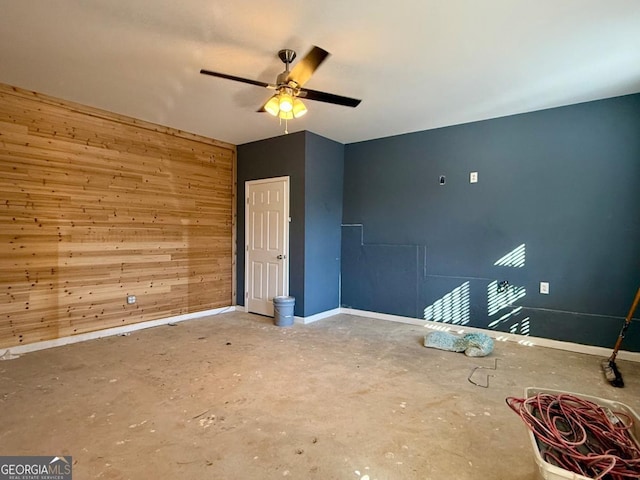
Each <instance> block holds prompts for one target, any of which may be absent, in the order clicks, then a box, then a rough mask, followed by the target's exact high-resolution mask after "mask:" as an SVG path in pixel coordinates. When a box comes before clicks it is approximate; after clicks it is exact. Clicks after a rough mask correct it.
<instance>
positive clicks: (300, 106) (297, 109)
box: [293, 98, 307, 118]
mask: <svg viewBox="0 0 640 480" xmlns="http://www.w3.org/2000/svg"><path fill="white" fill-rule="evenodd" d="M306 113H307V107H306V105H305V104H304V103H302V100H300V99H299V98H294V100H293V116H294V118H300V117H301V116H303V115H304V114H306Z"/></svg>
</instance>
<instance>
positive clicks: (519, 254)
mask: <svg viewBox="0 0 640 480" xmlns="http://www.w3.org/2000/svg"><path fill="white" fill-rule="evenodd" d="M524 260H525V244H524V243H523V244H522V245H520V246H519V247H516V248H514V249H513V250H511V251H510V252H509V253H507V254H506V255H505V256H504V257H502V258H499V259H498V260H496V263H494V265H496V266H498V267H515V268H522V267H524Z"/></svg>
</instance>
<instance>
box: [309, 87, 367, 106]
mask: <svg viewBox="0 0 640 480" xmlns="http://www.w3.org/2000/svg"><path fill="white" fill-rule="evenodd" d="M298 96H299V97H300V98H305V99H307V100H315V101H317V102H325V103H334V104H336V105H343V106H345V107H357V106H358V105H360V102H361V101H362V100H358V99H356V98H349V97H343V96H341V95H334V94H333V93H326V92H319V91H318V90H309V89H308V88H301V89H300V94H299V95H298Z"/></svg>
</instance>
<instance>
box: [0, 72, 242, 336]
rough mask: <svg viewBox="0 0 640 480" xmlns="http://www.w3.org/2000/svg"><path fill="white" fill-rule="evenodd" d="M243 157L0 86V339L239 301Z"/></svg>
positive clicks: (221, 146) (200, 140)
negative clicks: (235, 284) (237, 166)
mask: <svg viewBox="0 0 640 480" xmlns="http://www.w3.org/2000/svg"><path fill="white" fill-rule="evenodd" d="M235 151H236V150H235V146H233V145H230V144H226V143H224V142H219V141H216V140H212V139H207V138H204V137H199V136H196V135H193V134H188V133H186V132H181V131H178V130H173V129H170V128H167V127H161V126H158V125H153V124H150V123H146V122H142V121H139V120H135V119H132V118H128V117H124V116H120V115H116V114H113V113H109V112H105V111H102V110H97V109H94V108H91V107H86V106H82V105H77V104H73V103H70V102H66V101H62V100H58V99H54V98H52V97H48V96H45V95H41V94H37V93H33V92H28V91H25V90H21V89H18V88H15V87H10V86H7V85H2V84H0V192H1V193H0V195H1V197H0V202H1V203H0V347H9V346H15V345H20V344H27V343H32V342H37V341H41V340H49V339H54V338H58V337H64V336H69V335H75V334H80V333H84V332H89V331H94V330H100V329H105V328H110V327H115V326H121V325H127V324H131V323H136V322H142V321H147V320H155V319H159V318H166V317H170V316H174V315H180V314H185V313H193V312H198V311H204V310H208V309H213V308H217V307H224V306H228V305H232V304H234V303H235V302H234V301H233V300H232V275H233V271H232V270H233V266H232V265H233V258H232V236H233V221H234V220H233V213H232V205H233V203H234V202H233V196H234V190H233V178H234V170H233V169H234V163H235ZM128 295H136V297H137V303H136V304H133V305H128V304H127V302H126V297H127V296H128Z"/></svg>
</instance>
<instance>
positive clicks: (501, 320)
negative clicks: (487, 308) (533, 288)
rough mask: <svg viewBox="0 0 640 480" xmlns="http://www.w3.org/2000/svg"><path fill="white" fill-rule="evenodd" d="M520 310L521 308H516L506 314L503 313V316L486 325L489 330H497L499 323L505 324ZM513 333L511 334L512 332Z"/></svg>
mask: <svg viewBox="0 0 640 480" xmlns="http://www.w3.org/2000/svg"><path fill="white" fill-rule="evenodd" d="M520 310H522V307H516V308H514V309H513V310H511V311H510V312H508V313H505V314H504V315H502V316H501V317H500V318H498V319H497V320H494V321H493V322H491V323H490V324H489V325H487V326H488V327H489V328H497V327H498V325H500V324H501V323H505V322H507V321H508V320H509V319H510V318H511V317H513V316H515V315H517V314H518V313H520ZM512 333H513V332H512Z"/></svg>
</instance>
